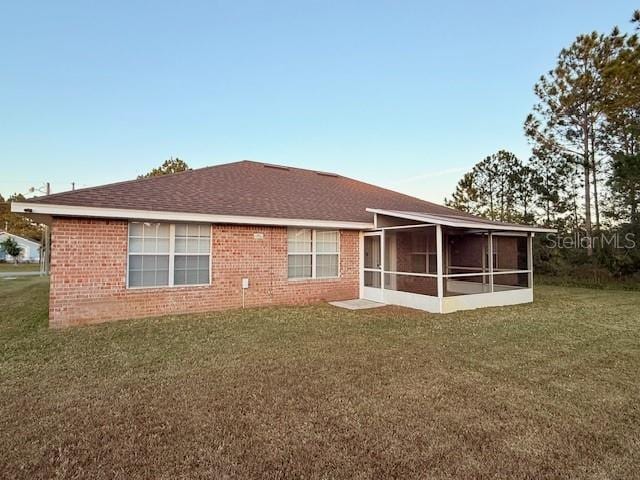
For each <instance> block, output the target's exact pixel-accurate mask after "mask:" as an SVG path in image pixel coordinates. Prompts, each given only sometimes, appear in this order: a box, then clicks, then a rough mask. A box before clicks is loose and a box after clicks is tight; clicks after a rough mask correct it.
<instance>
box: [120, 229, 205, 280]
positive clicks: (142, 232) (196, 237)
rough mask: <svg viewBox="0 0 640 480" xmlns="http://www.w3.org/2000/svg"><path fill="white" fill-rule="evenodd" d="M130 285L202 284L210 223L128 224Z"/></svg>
mask: <svg viewBox="0 0 640 480" xmlns="http://www.w3.org/2000/svg"><path fill="white" fill-rule="evenodd" d="M128 254H129V266H128V283H127V285H128V286H129V287H131V288H139V287H166V286H174V285H206V284H208V283H209V273H210V265H211V226H210V225H199V224H181V223H178V224H168V223H149V222H131V223H129V253H128Z"/></svg>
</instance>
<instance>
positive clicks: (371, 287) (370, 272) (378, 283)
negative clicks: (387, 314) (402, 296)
mask: <svg viewBox="0 0 640 480" xmlns="http://www.w3.org/2000/svg"><path fill="white" fill-rule="evenodd" d="M381 239H382V235H381V234H380V233H379V232H376V233H365V235H364V268H363V272H362V276H363V278H364V288H363V292H362V293H363V297H364V298H366V299H367V300H373V301H376V302H381V301H382V288H381V287H382V242H381Z"/></svg>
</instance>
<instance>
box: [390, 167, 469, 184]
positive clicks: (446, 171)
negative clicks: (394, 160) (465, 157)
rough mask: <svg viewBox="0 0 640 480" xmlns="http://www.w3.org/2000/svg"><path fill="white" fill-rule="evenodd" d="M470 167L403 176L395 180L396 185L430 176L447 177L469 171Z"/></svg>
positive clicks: (425, 178)
mask: <svg viewBox="0 0 640 480" xmlns="http://www.w3.org/2000/svg"><path fill="white" fill-rule="evenodd" d="M468 170H469V168H468V167H455V168H447V169H445V170H438V171H435V172H429V173H425V174H422V175H414V176H413V177H409V178H403V179H401V180H396V181H395V182H393V184H394V185H403V184H407V183H413V182H417V181H419V180H427V179H429V178H437V177H445V176H447V175H453V174H454V173H463V172H466V171H468Z"/></svg>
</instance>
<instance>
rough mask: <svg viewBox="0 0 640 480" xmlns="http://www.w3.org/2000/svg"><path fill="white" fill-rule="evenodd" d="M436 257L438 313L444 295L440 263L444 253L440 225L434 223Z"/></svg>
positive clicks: (441, 263)
mask: <svg viewBox="0 0 640 480" xmlns="http://www.w3.org/2000/svg"><path fill="white" fill-rule="evenodd" d="M436 257H437V259H438V270H437V274H438V279H437V280H438V303H439V304H440V313H442V298H443V297H444V279H443V277H442V270H443V269H442V265H443V261H444V255H443V254H442V226H441V225H436Z"/></svg>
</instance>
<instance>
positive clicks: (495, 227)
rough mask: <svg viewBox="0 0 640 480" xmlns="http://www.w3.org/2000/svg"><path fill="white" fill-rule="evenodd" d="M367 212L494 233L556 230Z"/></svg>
mask: <svg viewBox="0 0 640 480" xmlns="http://www.w3.org/2000/svg"><path fill="white" fill-rule="evenodd" d="M367 212H370V213H373V214H376V215H387V216H390V217H395V218H402V219H404V220H412V221H417V222H425V221H427V222H429V223H431V224H435V225H444V226H448V227H455V228H476V229H478V228H482V229H486V230H495V231H501V232H505V231H510V232H533V233H556V232H557V230H556V229H553V228H546V227H535V226H530V225H510V224H503V225H500V224H495V223H488V222H482V220H481V219H478V220H465V219H464V218H463V217H460V220H450V219H443V218H441V217H440V216H438V215H430V214H428V213H424V214H423V213H420V215H412V214H411V213H407V212H401V213H400V212H396V211H393V210H384V209H380V208H367Z"/></svg>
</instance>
